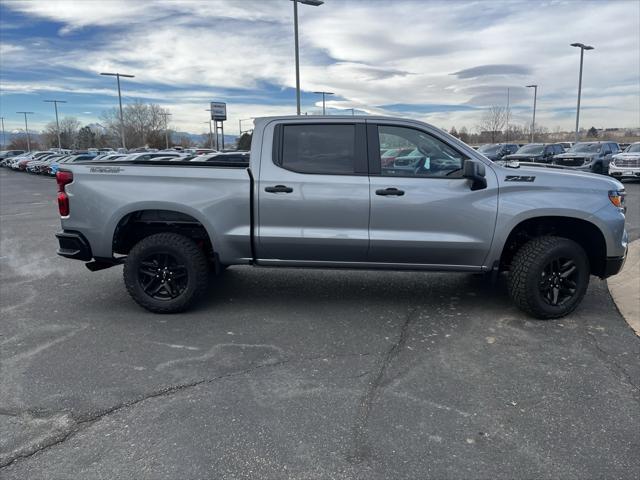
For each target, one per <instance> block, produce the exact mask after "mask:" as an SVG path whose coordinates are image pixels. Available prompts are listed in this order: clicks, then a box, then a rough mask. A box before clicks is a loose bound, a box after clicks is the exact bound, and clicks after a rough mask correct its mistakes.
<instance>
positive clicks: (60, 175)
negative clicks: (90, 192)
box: [56, 170, 73, 192]
mask: <svg viewBox="0 0 640 480" xmlns="http://www.w3.org/2000/svg"><path fill="white" fill-rule="evenodd" d="M56 182H58V191H59V192H64V186H65V185H68V184H70V183H71V182H73V173H71V172H65V171H64V170H58V172H57V173H56Z"/></svg>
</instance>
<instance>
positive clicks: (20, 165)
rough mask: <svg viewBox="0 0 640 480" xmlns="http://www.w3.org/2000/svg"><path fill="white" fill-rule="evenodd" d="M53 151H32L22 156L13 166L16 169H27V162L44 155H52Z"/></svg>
mask: <svg viewBox="0 0 640 480" xmlns="http://www.w3.org/2000/svg"><path fill="white" fill-rule="evenodd" d="M52 154H53V152H49V151H41V152H32V153H31V154H29V155H27V156H26V157H24V158H21V159H20V160H19V161H18V162H16V163H15V164H14V165H13V168H15V169H16V170H23V171H24V170H26V169H27V164H28V163H29V162H31V161H33V160H39V159H41V158H42V157H45V156H48V155H52Z"/></svg>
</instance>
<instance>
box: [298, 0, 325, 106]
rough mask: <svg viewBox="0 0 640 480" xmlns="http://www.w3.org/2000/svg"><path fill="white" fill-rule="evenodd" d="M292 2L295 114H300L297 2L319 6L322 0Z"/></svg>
mask: <svg viewBox="0 0 640 480" xmlns="http://www.w3.org/2000/svg"><path fill="white" fill-rule="evenodd" d="M291 1H292V2H293V33H294V37H295V44H296V106H297V109H296V111H297V114H298V115H300V53H299V48H298V3H302V4H304V5H310V6H312V7H319V6H320V5H322V4H323V3H324V1H322V0H291Z"/></svg>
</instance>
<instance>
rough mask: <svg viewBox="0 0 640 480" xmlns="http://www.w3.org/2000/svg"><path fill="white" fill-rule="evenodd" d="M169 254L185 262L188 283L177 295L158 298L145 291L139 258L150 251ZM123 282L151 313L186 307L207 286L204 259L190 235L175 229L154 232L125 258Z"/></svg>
mask: <svg viewBox="0 0 640 480" xmlns="http://www.w3.org/2000/svg"><path fill="white" fill-rule="evenodd" d="M153 254H169V255H171V256H173V257H175V258H176V259H179V260H180V262H181V263H182V264H183V265H184V267H185V271H186V273H187V285H186V287H185V289H184V291H182V292H181V293H180V294H179V296H177V297H176V298H172V299H166V300H158V299H156V298H154V297H152V296H150V295H148V294H147V293H146V292H145V291H144V289H143V286H142V284H141V281H140V275H139V273H138V270H139V268H140V262H142V261H143V260H144V259H145V258H147V257H148V256H149V255H153ZM123 275H124V284H125V286H126V288H127V291H128V292H129V295H131V298H133V299H134V300H135V302H136V303H137V304H138V305H140V306H141V307H143V308H146V309H147V310H149V311H150V312H154V313H178V312H183V311H185V310H186V309H187V308H189V307H190V306H191V305H192V304H193V303H194V302H195V301H196V300H197V299H198V297H200V296H201V295H202V294H203V293H204V292H205V290H206V288H207V284H208V282H207V280H208V271H207V259H206V257H205V255H204V253H203V252H202V250H200V249H199V248H198V246H197V245H196V244H195V242H193V241H192V240H191V239H189V238H187V237H185V236H183V235H179V234H177V233H157V234H154V235H150V236H148V237H146V238H144V239H142V240H140V242H138V243H137V244H136V245H134V247H133V248H132V249H131V251H130V252H129V255H128V256H127V258H126V260H125V262H124V271H123Z"/></svg>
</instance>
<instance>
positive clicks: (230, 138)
mask: <svg viewBox="0 0 640 480" xmlns="http://www.w3.org/2000/svg"><path fill="white" fill-rule="evenodd" d="M182 137H187V138H189V140H191V141H192V142H193V143H196V144H198V143H200V142H202V139H203V137H204V135H203V134H202V133H200V134H198V133H189V132H172V133H171V140H172V141H173V142H174V143H177V142H179V141H180V138H182ZM214 138H215V136H214ZM237 139H238V136H237V135H226V134H225V136H224V144H225V146H226V145H233V144H235V143H236V140H237Z"/></svg>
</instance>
